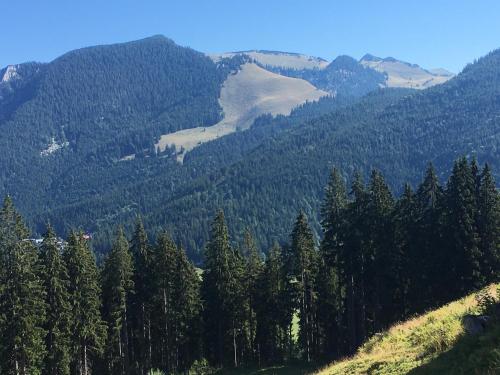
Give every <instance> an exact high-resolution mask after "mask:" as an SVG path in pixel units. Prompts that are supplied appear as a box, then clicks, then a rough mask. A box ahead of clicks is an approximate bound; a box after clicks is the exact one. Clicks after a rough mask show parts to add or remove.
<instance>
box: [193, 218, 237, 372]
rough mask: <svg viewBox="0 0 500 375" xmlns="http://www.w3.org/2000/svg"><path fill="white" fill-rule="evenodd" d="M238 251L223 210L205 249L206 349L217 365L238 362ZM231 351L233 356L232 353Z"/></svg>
mask: <svg viewBox="0 0 500 375" xmlns="http://www.w3.org/2000/svg"><path fill="white" fill-rule="evenodd" d="M238 258H239V257H238V255H237V253H236V252H235V251H234V250H233V249H232V248H231V245H230V242H229V233H228V229H227V226H226V223H225V220H224V213H223V212H222V211H219V212H218V213H217V215H216V217H215V220H214V222H213V223H212V228H211V233H210V241H209V242H208V244H207V246H206V250H205V264H204V266H205V272H204V274H203V283H202V298H203V304H204V312H203V315H204V326H205V332H204V337H205V348H206V352H207V356H208V358H209V359H210V361H211V362H212V363H213V364H215V365H222V364H224V363H233V365H234V366H237V365H238V363H239V362H238V340H237V336H238V334H241V332H238V330H239V329H241V324H242V322H241V320H240V321H238V319H240V318H241V314H240V311H241V309H240V308H241V305H238V303H240V302H241V300H240V296H241V295H242V279H241V273H240V271H241V268H240V267H239V266H240V265H241V263H240V261H241V260H240V259H238ZM229 353H231V354H232V355H231V356H230V355H229Z"/></svg>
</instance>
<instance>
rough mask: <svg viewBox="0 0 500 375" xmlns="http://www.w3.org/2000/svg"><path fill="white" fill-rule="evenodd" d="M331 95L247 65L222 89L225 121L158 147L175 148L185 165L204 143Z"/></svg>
mask: <svg viewBox="0 0 500 375" xmlns="http://www.w3.org/2000/svg"><path fill="white" fill-rule="evenodd" d="M325 95H328V93H327V92H325V91H322V90H318V89H317V88H315V87H314V86H313V85H311V84H310V83H309V82H307V81H304V80H302V79H297V78H290V77H285V76H281V75H279V74H275V73H272V72H269V71H267V70H265V69H263V68H261V67H259V66H258V65H256V64H254V63H246V64H244V65H242V66H241V69H239V70H238V71H237V72H236V73H235V74H231V75H229V76H228V78H227V80H226V81H225V82H224V84H223V86H222V90H221V93H220V98H219V103H220V106H221V107H222V110H223V116H224V117H223V119H222V120H221V121H219V122H218V123H217V124H215V125H213V126H209V127H195V128H191V129H184V130H180V131H177V132H175V133H169V134H165V135H162V136H161V137H160V140H159V141H158V143H157V144H156V145H155V147H156V148H157V149H159V150H160V151H161V152H163V151H164V150H165V148H166V147H167V146H168V147H174V148H175V150H176V153H177V159H178V160H179V161H181V162H182V160H183V158H184V155H185V153H186V152H188V151H190V150H192V149H193V148H195V147H197V146H199V145H200V144H202V143H205V142H208V141H211V140H214V139H217V138H219V137H222V136H225V135H228V134H230V133H233V132H235V131H237V130H246V129H248V128H249V127H250V126H251V125H252V123H253V122H254V120H255V119H256V118H257V117H259V116H261V115H263V114H271V115H272V116H276V115H289V114H290V112H291V111H292V109H293V108H295V107H297V106H298V105H300V104H303V103H304V102H307V101H315V100H318V99H319V98H321V97H322V96H325Z"/></svg>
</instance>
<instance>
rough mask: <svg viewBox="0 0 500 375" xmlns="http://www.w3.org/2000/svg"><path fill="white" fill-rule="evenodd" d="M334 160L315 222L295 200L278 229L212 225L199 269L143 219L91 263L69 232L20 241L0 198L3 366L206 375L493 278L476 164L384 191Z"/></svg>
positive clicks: (495, 241) (85, 239) (491, 232)
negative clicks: (152, 234)
mask: <svg viewBox="0 0 500 375" xmlns="http://www.w3.org/2000/svg"><path fill="white" fill-rule="evenodd" d="M350 181H351V182H350V184H349V185H347V184H346V179H345V178H344V177H343V174H342V173H341V171H340V170H338V169H333V170H332V171H331V174H330V177H329V179H328V183H327V185H326V188H325V189H324V194H323V201H322V203H320V205H321V207H322V209H321V227H322V232H321V235H320V236H319V237H318V236H316V235H315V234H314V231H313V230H312V228H311V224H310V220H309V219H308V217H307V216H306V214H305V213H304V211H299V212H296V213H295V215H294V216H295V217H294V218H292V220H293V222H294V223H293V225H292V226H291V227H290V228H289V238H288V240H287V241H276V242H275V244H274V245H273V246H271V248H269V249H268V248H260V247H259V246H257V244H256V243H257V241H256V240H257V238H254V232H255V231H254V228H253V225H251V224H249V225H248V226H247V227H246V230H245V232H244V235H243V237H242V238H243V240H242V241H233V240H232V237H231V236H230V231H231V229H232V228H231V227H230V226H229V227H228V225H227V223H226V218H225V216H224V213H223V211H221V210H219V211H218V212H217V213H216V215H215V218H214V219H213V220H212V221H211V224H210V225H209V226H210V235H209V239H208V241H207V242H206V244H205V248H204V249H205V250H204V254H203V265H202V269H197V268H195V267H194V265H193V263H192V262H191V261H190V260H189V259H188V258H187V256H186V252H185V250H184V249H183V248H182V247H181V246H179V244H178V243H176V242H175V241H174V240H173V239H172V237H171V235H170V234H169V232H167V231H163V232H162V233H161V234H160V235H158V236H157V237H156V239H155V241H154V242H153V241H150V239H149V238H148V235H147V233H146V231H145V228H144V225H143V223H142V221H141V219H140V218H137V219H136V223H135V228H134V229H133V231H131V232H130V233H127V232H125V231H124V229H123V228H122V227H120V226H118V227H117V228H115V235H114V239H113V241H112V246H111V248H110V249H108V252H107V255H106V257H105V258H104V259H103V260H102V261H99V262H97V261H96V257H95V255H94V253H93V251H92V241H91V239H89V236H88V235H87V234H86V233H85V232H83V231H80V230H77V229H75V230H73V231H71V233H70V234H69V236H68V238H67V239H66V240H62V239H60V238H59V237H58V236H57V234H56V232H55V231H54V229H53V228H52V227H51V226H50V225H47V226H46V230H45V235H44V237H43V241H41V242H40V241H33V240H32V239H30V233H29V231H28V229H27V227H26V224H25V222H24V220H23V218H22V217H21V215H20V214H19V213H18V212H17V211H16V209H15V208H14V205H13V201H12V199H11V198H10V197H8V196H7V197H6V198H5V200H4V203H3V207H2V208H1V210H0V337H1V338H2V340H1V341H0V373H2V374H16V375H26V374H31V375H36V374H50V375H52V374H54V375H55V374H59V375H63V374H71V375H89V374H147V373H149V371H150V370H153V369H156V370H159V371H162V372H163V373H165V374H176V373H190V374H203V373H205V374H209V373H211V372H212V371H213V369H216V368H221V367H224V368H234V367H245V366H248V365H256V366H265V365H270V364H281V363H286V362H289V361H292V360H296V359H300V360H302V361H304V362H306V363H307V362H309V363H311V362H315V363H322V362H326V361H331V360H333V359H337V358H341V357H343V356H346V355H350V354H353V353H354V351H355V350H356V348H358V347H359V345H360V344H361V343H362V342H363V341H364V340H365V339H366V338H368V337H370V336H372V335H374V334H376V333H378V332H381V331H382V330H383V329H384V328H386V327H388V326H389V325H390V324H392V323H394V322H396V321H399V320H402V319H404V318H406V317H409V316H412V315H413V314H416V313H419V312H422V311H425V310H427V309H429V308H432V307H434V306H437V305H440V304H442V303H444V302H448V301H450V300H452V299H455V298H457V297H460V296H464V295H465V294H467V293H468V292H470V291H473V290H478V289H479V288H481V287H483V286H485V285H486V284H488V283H490V282H492V281H498V280H499V278H500V273H499V272H500V194H499V192H498V190H497V188H496V186H495V181H494V177H493V172H492V170H491V169H490V166H489V165H488V164H485V165H484V167H480V166H479V165H478V163H477V162H476V160H475V159H469V160H468V159H467V158H465V157H463V158H460V159H458V160H456V161H455V162H454V164H453V168H452V171H451V174H450V176H449V178H448V180H447V183H446V184H445V186H441V185H440V182H439V179H438V177H437V175H436V171H435V169H434V167H433V166H432V165H429V166H428V168H427V171H426V173H425V176H424V178H423V180H422V181H421V182H420V183H419V184H418V185H417V186H416V189H412V187H411V186H410V185H408V184H407V185H405V186H404V188H403V189H402V193H401V194H399V195H398V197H395V196H394V195H393V193H392V192H391V189H390V188H389V186H388V184H387V183H386V181H385V179H384V176H383V175H382V173H381V172H380V171H378V170H373V171H372V172H371V174H370V177H369V180H368V181H367V182H364V181H363V176H362V174H361V173H357V172H356V173H354V175H353V176H352V178H351V179H350Z"/></svg>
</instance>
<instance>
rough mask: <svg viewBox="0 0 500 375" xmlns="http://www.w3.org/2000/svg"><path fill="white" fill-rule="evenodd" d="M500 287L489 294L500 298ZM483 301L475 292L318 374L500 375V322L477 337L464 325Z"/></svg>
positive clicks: (391, 331) (392, 331)
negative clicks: (499, 356)
mask: <svg viewBox="0 0 500 375" xmlns="http://www.w3.org/2000/svg"><path fill="white" fill-rule="evenodd" d="M499 287H500V285H498V284H497V285H495V284H493V285H490V286H489V287H487V288H485V290H487V291H488V292H489V294H490V295H493V296H496V295H497V289H498V288H499ZM479 297H480V296H479V293H473V294H471V295H469V296H467V297H465V298H462V299H460V300H458V301H455V302H452V303H450V304H448V305H445V306H443V307H441V308H439V309H436V310H434V311H430V312H428V313H426V314H423V315H421V316H417V317H415V318H413V319H411V320H408V321H406V322H402V323H399V324H396V325H394V326H393V327H391V328H390V329H388V330H387V331H384V332H381V333H379V334H377V335H375V336H374V337H372V338H371V339H369V340H368V341H367V342H366V343H365V344H364V345H363V346H362V347H361V348H360V349H359V350H358V352H357V353H356V355H354V356H353V357H352V358H348V359H345V360H341V361H338V362H336V363H334V364H332V365H330V366H327V367H325V368H324V369H323V370H321V371H319V372H317V373H316V374H317V375H337V374H338V375H341V374H353V375H354V374H367V373H370V374H414V375H417V374H421V375H424V374H494V373H497V372H496V371H497V370H498V335H499V334H500V324H499V323H498V321H496V322H490V324H488V325H487V327H486V330H485V332H484V333H483V334H481V335H475V336H472V335H469V336H468V335H467V333H466V331H465V329H464V325H463V321H464V319H466V317H467V316H469V317H470V316H471V314H472V315H479V314H481V312H482V311H481V306H479V305H478V298H479ZM498 297H500V296H498ZM498 297H497V298H498ZM497 301H498V300H497ZM495 360H496V361H495Z"/></svg>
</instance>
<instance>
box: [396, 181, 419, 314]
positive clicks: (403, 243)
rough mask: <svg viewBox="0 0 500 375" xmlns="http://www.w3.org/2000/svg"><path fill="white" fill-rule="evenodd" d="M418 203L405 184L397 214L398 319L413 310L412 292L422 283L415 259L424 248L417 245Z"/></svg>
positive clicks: (397, 206)
mask: <svg viewBox="0 0 500 375" xmlns="http://www.w3.org/2000/svg"><path fill="white" fill-rule="evenodd" d="M415 217H416V203H415V193H414V192H413V190H412V189H411V186H410V185H408V184H405V186H404V189H403V195H402V196H401V197H400V198H399V200H398V201H397V203H396V206H395V209H394V215H393V219H392V220H393V223H394V227H393V236H394V252H393V256H394V259H393V266H394V276H395V279H396V280H398V284H397V285H395V289H394V310H395V311H394V314H395V316H397V317H398V319H403V318H405V317H407V316H408V315H409V314H410V312H411V311H412V310H411V309H412V305H411V303H410V300H409V298H410V295H409V293H410V290H411V288H412V282H413V280H418V278H419V275H420V273H422V272H423V270H421V269H420V268H418V267H417V266H416V264H417V263H414V261H413V260H415V261H416V260H417V259H418V257H419V253H420V249H419V248H417V247H416V246H415V241H416V231H415V225H416V224H415Z"/></svg>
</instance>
